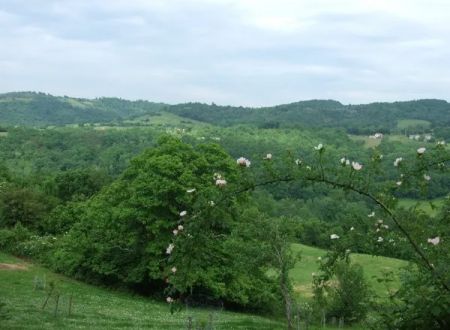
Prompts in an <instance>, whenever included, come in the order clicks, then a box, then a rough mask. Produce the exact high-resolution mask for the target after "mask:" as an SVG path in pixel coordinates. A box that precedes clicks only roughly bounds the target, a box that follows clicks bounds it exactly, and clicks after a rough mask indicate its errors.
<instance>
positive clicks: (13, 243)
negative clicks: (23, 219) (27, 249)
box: [0, 223, 32, 253]
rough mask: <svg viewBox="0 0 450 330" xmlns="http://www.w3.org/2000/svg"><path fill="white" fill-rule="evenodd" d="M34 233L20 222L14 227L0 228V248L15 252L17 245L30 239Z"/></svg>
mask: <svg viewBox="0 0 450 330" xmlns="http://www.w3.org/2000/svg"><path fill="white" fill-rule="evenodd" d="M31 235H32V233H31V232H30V231H29V230H28V229H27V228H25V227H24V226H22V225H21V224H20V223H18V224H16V225H15V226H14V227H13V228H4V229H0V249H1V250H3V251H7V252H11V253H15V252H16V248H17V245H18V244H20V243H21V242H24V241H26V240H28V239H29V238H30V237H31Z"/></svg>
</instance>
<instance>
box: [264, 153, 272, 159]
mask: <svg viewBox="0 0 450 330" xmlns="http://www.w3.org/2000/svg"><path fill="white" fill-rule="evenodd" d="M264 159H267V160H271V159H272V154H267V155H266V157H265V158H264Z"/></svg>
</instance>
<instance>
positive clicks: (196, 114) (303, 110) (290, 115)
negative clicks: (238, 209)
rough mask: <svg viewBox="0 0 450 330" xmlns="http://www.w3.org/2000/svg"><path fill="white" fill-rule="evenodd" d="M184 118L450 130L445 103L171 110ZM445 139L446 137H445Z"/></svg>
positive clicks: (370, 130)
mask: <svg viewBox="0 0 450 330" xmlns="http://www.w3.org/2000/svg"><path fill="white" fill-rule="evenodd" d="M168 111H170V112H173V113H176V114H178V115H180V116H183V117H188V118H191V119H195V120H199V121H204V122H208V123H211V124H215V125H221V126H232V125H236V124H250V125H254V126H256V127H260V128H283V127H284V128H286V127H299V128H302V127H309V128H311V127H328V128H343V129H345V130H346V131H347V132H348V133H351V134H364V135H369V134H374V133H375V132H380V133H389V132H394V131H398V128H397V122H398V121H399V120H404V119H415V120H426V121H429V122H430V123H431V125H432V128H436V129H437V130H438V132H439V134H441V135H447V134H445V133H444V132H441V131H440V128H443V127H448V126H450V104H449V103H447V102H446V101H442V100H418V101H408V102H393V103H371V104H362V105H343V104H341V103H339V102H337V101H332V100H313V101H302V102H296V103H291V104H285V105H279V106H274V107H265V108H244V107H229V106H217V105H207V104H201V103H187V104H179V105H173V106H170V107H168ZM444 137H445V136H444Z"/></svg>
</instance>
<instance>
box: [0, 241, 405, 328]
mask: <svg viewBox="0 0 450 330" xmlns="http://www.w3.org/2000/svg"><path fill="white" fill-rule="evenodd" d="M293 249H294V250H295V251H296V252H301V253H302V259H301V260H300V261H299V262H298V263H297V264H296V265H295V268H294V269H293V270H292V271H291V277H292V279H293V281H294V283H295V292H296V294H297V297H298V299H299V300H300V301H308V300H309V299H310V298H311V297H312V293H311V279H312V276H311V274H312V273H313V272H316V271H317V258H318V257H319V256H323V255H324V254H325V251H324V250H321V249H317V248H313V247H308V246H305V245H300V244H293ZM353 259H354V260H355V261H356V262H358V263H360V264H361V265H362V266H363V267H364V271H365V275H366V277H367V279H368V280H369V283H370V285H371V286H372V288H373V289H374V290H375V291H377V292H378V294H380V295H381V294H382V292H385V288H384V287H382V286H380V284H378V283H377V282H376V281H375V279H374V278H373V276H376V275H380V274H381V272H382V270H384V269H389V270H396V269H398V268H399V267H401V266H403V265H405V262H403V261H400V260H396V259H390V258H384V257H373V256H369V255H361V254H355V255H353ZM2 264H3V265H2ZM5 264H9V265H15V267H17V268H16V269H5V267H6V266H5ZM9 265H8V267H11V266H9ZM44 279H45V283H46V285H47V289H48V286H49V284H50V283H51V282H53V283H55V288H56V290H57V292H59V293H60V299H59V305H58V311H57V314H56V316H55V307H56V299H55V298H54V297H52V298H51V299H49V301H48V303H47V306H46V307H45V308H44V309H43V308H42V306H43V304H44V302H45V299H46V297H47V291H46V290H43V289H35V283H36V280H39V281H43V280H44ZM394 286H395V284H394ZM71 295H73V305H72V311H71V315H70V316H69V315H68V312H69V300H70V296H71ZM0 301H2V302H4V303H6V309H7V311H8V315H9V316H10V318H9V319H8V320H2V321H0V322H1V326H0V328H1V329H183V328H186V327H187V324H188V317H192V320H193V324H194V325H201V324H208V322H209V320H210V318H211V319H212V323H213V325H214V329H284V328H285V326H284V323H283V321H282V320H277V319H273V318H271V317H263V316H258V315H251V314H242V313H233V312H227V311H223V310H219V309H200V308H188V309H183V310H182V311H181V312H177V313H175V314H173V315H172V314H170V311H169V307H168V305H167V304H166V303H164V302H160V301H155V300H153V299H150V298H144V297H140V296H136V295H132V294H130V293H127V292H120V291H112V290H107V289H104V288H99V287H95V286H91V285H88V284H85V283H82V282H78V281H75V280H73V279H69V278H67V277H64V276H61V275H58V274H54V273H52V272H50V271H49V270H47V269H45V268H42V267H39V266H37V265H34V264H32V263H29V262H25V261H23V260H21V259H17V258H15V257H12V256H10V255H7V254H4V253H0ZM0 314H1V313H0ZM309 329H311V330H313V329H314V327H310V328H309ZM320 329H322V328H321V327H320ZM327 329H332V328H327ZM352 329H355V330H356V329H360V328H359V327H355V326H354V327H352Z"/></svg>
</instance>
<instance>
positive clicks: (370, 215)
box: [367, 211, 375, 218]
mask: <svg viewBox="0 0 450 330" xmlns="http://www.w3.org/2000/svg"><path fill="white" fill-rule="evenodd" d="M367 216H368V217H369V218H373V217H374V216H375V212H373V211H372V213H370V214H368V215H367Z"/></svg>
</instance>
